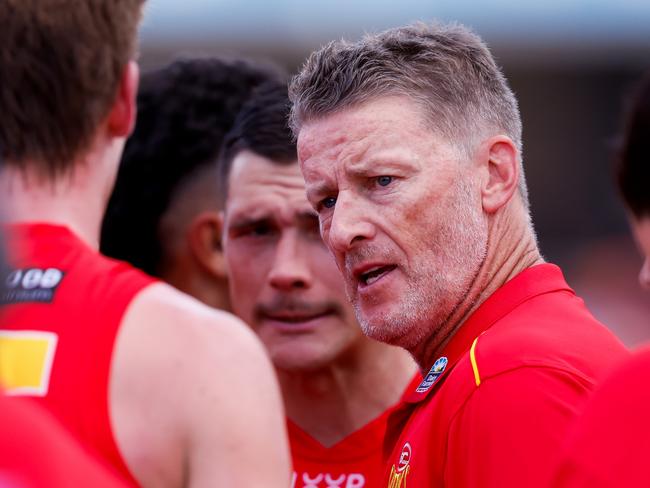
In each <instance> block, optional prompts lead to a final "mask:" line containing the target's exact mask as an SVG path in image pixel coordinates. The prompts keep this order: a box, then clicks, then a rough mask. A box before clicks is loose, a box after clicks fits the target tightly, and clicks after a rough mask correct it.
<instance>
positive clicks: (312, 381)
mask: <svg viewBox="0 0 650 488" xmlns="http://www.w3.org/2000/svg"><path fill="white" fill-rule="evenodd" d="M362 342H363V345H362V346H359V347H358V348H357V349H356V350H355V351H353V352H351V353H349V354H347V355H346V356H345V357H341V358H338V359H337V360H335V361H333V362H332V363H330V364H327V365H326V366H325V367H323V368H320V369H318V370H316V371H314V370H307V371H283V370H278V377H279V380H280V386H281V388H282V394H283V398H284V402H285V408H286V411H287V416H288V417H289V419H290V420H291V421H293V422H294V423H295V424H297V425H298V426H299V427H300V428H301V429H303V430H304V431H305V432H307V433H308V434H309V435H310V436H312V437H313V438H315V439H316V440H317V441H318V442H320V443H321V444H323V445H324V446H326V447H329V446H332V445H334V444H336V443H337V442H339V441H341V440H342V439H344V438H345V437H347V436H349V435H350V434H351V433H352V432H354V431H356V430H358V429H360V428H361V427H363V426H364V425H366V424H367V423H368V422H370V421H371V420H373V419H375V418H377V417H379V416H380V415H381V414H382V413H383V412H385V411H386V410H387V409H388V408H389V407H391V406H393V405H395V404H396V403H397V402H398V401H399V399H400V398H401V396H402V394H403V393H404V389H405V388H406V386H407V385H408V384H409V382H410V381H411V379H412V377H413V375H414V374H415V372H416V365H415V363H414V362H413V359H412V358H411V357H410V356H409V354H408V353H407V352H406V351H405V350H403V349H400V348H397V347H394V346H388V345H386V344H381V343H379V342H375V341H372V340H370V339H366V338H364V339H363V340H362Z"/></svg>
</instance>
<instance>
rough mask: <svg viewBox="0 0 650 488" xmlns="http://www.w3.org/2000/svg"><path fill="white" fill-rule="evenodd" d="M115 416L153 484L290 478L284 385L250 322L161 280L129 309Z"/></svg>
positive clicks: (198, 486) (127, 447) (128, 453)
mask: <svg viewBox="0 0 650 488" xmlns="http://www.w3.org/2000/svg"><path fill="white" fill-rule="evenodd" d="M110 398H111V400H110V409H111V418H112V422H113V430H114V432H115V436H116V440H117V443H118V446H119V448H120V450H121V452H122V453H123V456H124V458H125V461H126V462H127V465H128V466H129V468H130V469H131V471H132V473H133V474H134V475H135V477H136V478H137V479H138V480H139V481H140V482H141V484H142V485H143V486H145V487H147V486H152V487H153V486H156V487H158V486H164V487H181V486H184V487H192V488H202V487H213V486H238V487H239V486H241V487H249V486H250V487H256V486H259V487H262V486H265V487H267V486H268V487H274V486H278V487H282V488H285V487H287V486H289V475H290V462H289V448H288V443H287V439H286V432H285V423H284V414H283V409H282V402H281V398H280V393H279V388H278V386H277V382H276V378H275V375H274V372H273V370H272V366H271V364H270V361H269V360H268V358H267V356H266V352H265V351H264V349H263V347H262V345H261V344H260V343H259V341H258V340H257V338H256V337H255V336H254V334H253V333H252V332H251V331H250V330H249V329H248V327H246V326H245V325H244V324H243V323H242V322H241V321H239V320H238V319H236V318H235V317H233V316H232V315H230V314H226V313H224V312H219V311H215V310H213V309H210V308H208V307H206V306H204V305H202V304H200V303H199V302H197V301H195V300H194V299H191V298H189V297H187V296H185V295H183V294H181V293H179V292H177V291H176V290H174V289H172V288H171V287H169V286H167V285H163V284H156V285H153V286H151V287H149V288H148V289H146V290H145V291H143V292H142V293H141V294H140V295H139V296H138V297H137V298H136V300H134V303H133V304H132V305H131V307H130V308H129V310H128V312H127V314H126V316H125V318H124V320H123V325H122V328H121V331H120V334H119V336H118V342H117V344H116V350H115V353H114V358H113V369H112V377H111V395H110Z"/></svg>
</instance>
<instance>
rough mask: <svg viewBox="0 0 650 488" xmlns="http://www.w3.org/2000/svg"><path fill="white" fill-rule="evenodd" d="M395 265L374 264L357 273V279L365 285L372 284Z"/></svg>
mask: <svg viewBox="0 0 650 488" xmlns="http://www.w3.org/2000/svg"><path fill="white" fill-rule="evenodd" d="M396 267H397V266H395V265H388V266H375V267H373V268H370V269H368V270H367V271H364V272H363V273H361V274H360V275H359V281H360V282H361V283H362V284H364V285H365V286H369V285H372V284H373V283H375V282H376V281H378V280H379V279H381V278H382V277H383V276H385V275H387V274H388V273H390V272H391V271H393V270H394V269H395V268H396Z"/></svg>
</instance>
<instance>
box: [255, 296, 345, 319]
mask: <svg viewBox="0 0 650 488" xmlns="http://www.w3.org/2000/svg"><path fill="white" fill-rule="evenodd" d="M341 312H342V310H341V306H340V305H339V304H338V303H336V302H334V301H318V302H313V301H308V300H305V299H302V298H298V297H294V296H286V295H278V296H276V297H274V298H273V300H272V301H270V302H268V303H261V304H258V305H257V306H256V307H255V317H256V318H257V319H260V318H262V317H268V316H271V317H274V316H281V315H285V314H290V315H296V316H298V315H299V316H306V317H311V316H316V315H325V314H330V313H332V314H341Z"/></svg>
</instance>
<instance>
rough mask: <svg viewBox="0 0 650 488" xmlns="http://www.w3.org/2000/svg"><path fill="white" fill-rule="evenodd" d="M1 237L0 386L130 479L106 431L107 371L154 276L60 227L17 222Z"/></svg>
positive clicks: (110, 431) (107, 416)
mask: <svg viewBox="0 0 650 488" xmlns="http://www.w3.org/2000/svg"><path fill="white" fill-rule="evenodd" d="M5 237H6V239H7V250H8V254H9V265H10V272H9V274H8V276H6V277H5V278H4V283H3V288H2V289H1V293H0V304H2V305H4V307H3V311H2V318H1V319H0V384H2V385H3V386H4V388H5V390H6V392H7V394H10V395H24V396H29V397H33V398H34V399H35V400H36V401H37V402H39V403H42V404H43V405H44V406H45V407H47V408H48V409H49V410H50V411H51V412H53V413H54V415H55V416H56V417H58V418H59V420H60V421H61V422H62V423H63V424H64V425H65V426H66V427H68V429H69V430H70V431H71V432H72V433H73V434H74V435H75V436H76V437H77V438H78V439H79V440H80V441H81V442H82V443H83V444H84V445H86V446H88V447H90V448H91V449H93V450H94V451H95V452H96V453H97V454H98V455H99V456H100V457H102V458H103V459H106V460H107V461H108V462H109V463H110V464H112V465H113V466H115V467H116V468H117V469H118V470H119V471H120V472H121V473H122V474H123V475H125V476H126V477H127V478H128V479H129V480H131V481H132V482H134V481H135V480H134V478H133V476H132V475H131V473H130V472H129V470H128V468H127V467H126V465H125V463H124V460H123V459H122V456H121V455H120V453H119V451H118V449H117V445H116V443H115V439H114V437H113V432H112V429H111V423H110V417H109V404H108V402H109V399H108V387H109V373H110V366H111V358H112V354H113V345H114V342H115V338H116V335H117V332H118V330H119V327H120V323H121V321H122V317H123V316H124V313H125V311H126V308H127V307H128V305H129V303H130V302H131V301H132V300H133V298H134V296H135V295H136V294H137V293H138V292H140V291H141V290H142V289H143V288H144V287H146V286H147V285H149V284H151V283H153V282H154V281H155V280H154V279H153V278H151V277H149V276H147V275H145V274H143V273H142V272H140V271H138V270H136V269H134V268H133V267H131V266H130V265H128V264H126V263H122V262H119V261H115V260H112V259H108V258H106V257H104V256H102V255H100V254H99V253H98V252H97V251H96V250H94V249H92V248H91V247H89V246H88V245H87V244H85V243H84V242H83V241H82V240H81V239H79V238H78V237H77V236H76V235H75V234H73V233H72V232H71V231H70V230H69V229H67V228H66V227H61V226H56V225H49V224H44V223H43V224H41V223H34V224H16V225H12V226H9V227H8V228H7V229H6V234H5Z"/></svg>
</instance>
